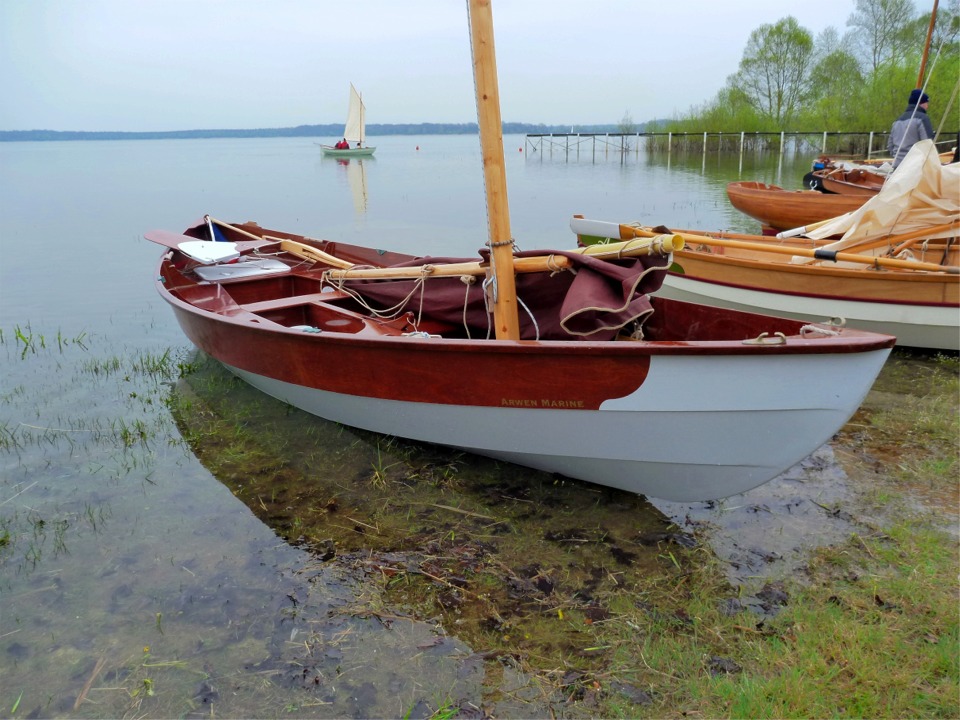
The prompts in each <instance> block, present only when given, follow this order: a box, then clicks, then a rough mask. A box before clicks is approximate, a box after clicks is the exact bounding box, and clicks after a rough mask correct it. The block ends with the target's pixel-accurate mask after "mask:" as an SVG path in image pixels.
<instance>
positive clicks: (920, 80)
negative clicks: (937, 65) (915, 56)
mask: <svg viewBox="0 0 960 720" xmlns="http://www.w3.org/2000/svg"><path fill="white" fill-rule="evenodd" d="M939 4H940V0H933V12H932V13H931V14H930V27H928V28H927V42H926V43H925V44H924V46H923V57H922V58H921V59H920V74H919V75H917V87H918V88H922V87H923V76H924V73H926V71H927V56H929V55H930V41H931V40H932V39H933V26H934V25H936V24H937V5H939Z"/></svg>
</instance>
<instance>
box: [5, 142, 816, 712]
mask: <svg viewBox="0 0 960 720" xmlns="http://www.w3.org/2000/svg"><path fill="white" fill-rule="evenodd" d="M376 141H377V142H376V145H377V146H378V150H377V154H376V156H375V157H374V158H373V159H371V160H367V161H363V162H362V164H361V163H357V162H356V161H353V162H351V163H349V164H342V163H340V162H337V161H335V160H329V159H324V158H322V157H321V154H320V151H319V148H318V147H317V145H316V144H315V143H314V142H312V141H310V140H309V139H249V140H230V139H225V140H164V141H118V142H52V143H0V168H2V170H0V173H2V175H0V183H2V185H0V217H2V218H3V232H2V236H0V242H2V243H3V248H2V252H0V374H2V377H0V714H2V715H8V714H12V708H14V707H16V708H17V711H16V715H17V716H31V717H51V716H59V717H66V716H74V717H76V716H82V717H120V716H153V717H177V716H196V717H199V716H211V715H221V716H222V717H226V716H234V717H237V716H266V715H272V716H278V715H288V714H291V713H292V714H295V715H298V716H305V715H306V716H317V717H342V716H345V715H351V716H399V715H403V714H404V713H406V712H408V711H409V710H411V708H416V707H419V706H418V703H420V704H421V705H422V703H423V698H422V696H419V695H418V694H417V692H416V690H415V689H414V688H415V686H417V685H418V683H420V682H421V681H422V679H423V678H424V677H431V678H434V681H435V682H436V683H437V687H443V688H445V690H444V692H450V688H454V687H455V688H457V691H456V693H453V694H454V695H457V694H459V696H463V697H467V696H471V694H473V695H474V696H475V695H476V692H477V687H478V683H479V677H480V674H481V671H480V670H479V669H477V668H471V666H470V665H469V663H466V664H465V663H464V661H463V658H469V656H470V649H469V648H466V647H464V646H462V644H460V643H458V642H457V641H456V640H455V639H448V640H447V641H445V642H443V643H437V642H436V638H437V633H436V629H435V628H434V627H433V626H432V625H431V624H430V623H418V622H413V621H404V622H403V623H402V625H397V626H395V629H396V632H395V633H394V635H393V636H392V637H393V639H392V640H391V642H390V643H384V642H383V639H382V637H381V638H379V639H378V640H376V641H375V640H373V639H372V638H373V637H375V635H376V633H375V630H376V628H375V627H374V626H375V625H376V623H375V621H372V620H369V619H368V620H364V619H362V618H358V617H353V616H350V615H349V614H346V615H338V614H337V613H334V612H332V608H336V607H342V606H346V605H349V603H350V602H352V600H353V598H354V596H355V593H356V592H357V588H356V587H355V579H354V578H350V577H346V576H342V575H339V574H338V571H336V570H335V569H331V568H326V567H321V566H320V565H318V564H317V563H316V562H315V561H314V560H313V558H312V557H311V556H310V555H309V554H307V553H305V552H304V551H302V550H300V549H297V548H295V547H293V546H291V545H289V544H287V543H286V542H284V541H282V540H281V539H280V538H279V537H278V535H277V534H276V533H275V532H274V530H273V529H271V528H270V527H268V526H267V525H265V524H264V523H263V522H261V521H260V520H259V519H258V518H257V517H256V516H255V515H254V514H253V513H252V512H251V511H250V510H248V508H247V506H246V505H244V504H243V503H242V502H240V501H239V500H238V499H237V498H236V497H235V496H234V495H233V494H232V492H231V491H230V490H229V489H228V488H227V487H225V486H224V485H223V484H222V483H221V482H220V481H218V479H217V478H216V477H214V476H213V475H211V473H210V472H209V471H208V470H207V469H206V468H205V467H204V466H203V465H202V464H201V463H200V461H199V460H198V459H197V457H196V456H195V455H194V454H193V453H192V452H191V451H190V449H189V446H188V445H187V444H186V443H185V442H184V441H183V439H182V436H181V432H180V429H178V427H177V426H176V425H175V423H174V421H173V419H172V415H171V412H170V410H169V409H168V407H167V402H168V400H169V397H170V393H171V382H172V380H171V381H158V380H157V378H158V377H166V376H164V375H163V374H162V373H158V372H156V370H157V369H158V368H161V367H165V366H172V367H174V369H175V367H176V365H177V364H178V363H182V362H190V361H191V360H192V353H191V349H190V348H189V347H188V346H187V345H186V341H185V339H184V337H183V336H182V334H181V332H180V330H179V328H178V327H177V326H176V324H175V322H174V320H173V316H172V313H171V312H170V311H169V310H168V309H167V307H166V306H165V304H163V303H162V302H161V300H160V299H159V298H158V297H157V296H156V294H155V291H154V289H153V276H154V267H155V265H156V262H157V260H158V257H159V254H160V250H159V248H158V247H156V246H154V245H152V244H151V243H149V242H147V241H145V240H144V239H143V237H142V234H143V233H144V232H145V231H146V230H150V229H153V228H163V229H168V230H176V231H180V230H182V229H183V228H184V227H186V226H188V225H189V224H191V223H192V222H193V221H194V220H196V219H197V218H199V217H201V216H202V215H203V214H205V213H209V214H210V215H212V216H214V217H217V218H219V219H222V220H226V221H244V220H255V221H257V222H259V223H260V224H261V225H263V226H265V227H271V228H275V229H282V230H289V231H293V232H298V233H303V234H307V235H310V236H313V237H327V238H332V239H340V240H344V241H349V242H357V243H361V244H369V245H376V246H380V247H384V248H390V249H397V250H401V251H406V252H411V253H416V254H433V255H438V254H443V255H451V254H459V255H464V256H470V257H473V256H475V253H476V250H477V249H479V248H480V247H482V245H483V243H484V241H485V240H486V216H485V213H486V209H485V203H484V198H483V180H482V171H481V166H480V151H479V141H478V139H477V138H476V137H465V136H453V137H439V136H424V137H381V138H376ZM505 148H506V161H507V182H508V190H509V201H510V210H511V223H512V231H513V234H514V237H515V238H516V241H517V243H518V245H519V246H520V248H521V249H533V248H536V247H550V248H564V247H571V246H573V245H574V244H575V238H574V236H573V234H572V233H571V232H570V230H569V227H568V222H569V219H570V217H571V216H572V215H573V214H575V213H579V214H583V215H585V216H587V217H590V218H597V219H604V220H612V221H619V222H632V221H642V222H644V223H648V224H661V223H662V224H668V225H674V226H677V227H691V228H703V229H736V230H749V231H753V230H756V225H755V224H754V223H753V222H752V221H750V220H749V219H748V218H745V217H743V216H740V215H739V214H738V213H736V212H735V211H734V210H733V209H732V208H731V207H730V206H729V204H728V202H727V200H726V196H725V194H724V190H723V188H724V185H725V183H726V182H728V181H729V180H732V179H737V178H743V179H758V180H764V181H767V182H775V183H778V184H781V185H783V186H785V187H789V188H796V187H800V180H801V177H802V175H803V173H804V172H805V171H806V169H807V168H808V167H809V162H810V158H811V157H812V156H813V155H815V151H810V152H809V153H806V154H798V155H796V156H794V155H789V156H787V157H784V158H781V157H779V156H777V155H775V154H774V155H764V156H750V157H746V158H740V157H737V156H736V155H733V156H724V157H717V156H715V155H711V156H706V157H704V156H700V155H696V156H686V157H684V156H682V155H680V154H674V155H672V156H670V157H666V156H660V157H656V158H652V157H648V156H647V155H646V154H645V153H644V152H643V151H632V152H629V153H627V154H626V155H623V156H621V155H620V154H619V152H616V151H612V150H611V151H609V152H608V151H607V150H605V149H604V148H602V147H601V148H599V149H598V148H597V147H596V146H595V145H594V144H593V142H592V141H590V144H589V145H587V144H586V143H584V144H581V145H580V146H579V148H574V149H573V150H568V149H566V148H560V147H553V148H552V149H551V148H550V147H542V148H540V149H534V148H531V147H529V146H526V145H525V141H524V138H523V137H522V136H508V137H507V138H505ZM350 442H354V440H352V439H351V440H350ZM343 443H344V448H343V453H347V454H348V453H349V449H348V447H347V445H348V441H347V440H346V439H345V440H344V441H343ZM672 511H673V512H679V513H682V512H683V511H684V508H679V509H678V508H673V509H672ZM304 593H307V595H308V597H309V600H310V601H309V602H308V603H306V605H308V606H309V610H307V609H306V607H305V605H304V602H303V594H304ZM293 596H296V597H298V598H300V601H299V605H297V607H299V608H300V614H299V615H298V617H296V618H294V617H292V616H290V608H291V599H290V598H291V597H293ZM285 613H286V615H285ZM278 617H281V618H283V619H282V620H278V619H277V618H278ZM298 623H299V624H298ZM304 623H312V624H313V625H312V626H311V627H313V628H314V629H316V627H317V626H318V624H319V625H320V626H322V627H323V629H324V632H326V633H327V637H329V638H330V642H329V645H328V656H327V657H326V659H325V661H324V662H326V663H327V665H329V666H330V667H333V666H335V667H336V670H337V673H338V675H337V677H340V675H339V673H341V672H342V671H343V668H346V667H348V666H349V667H352V668H362V673H358V676H359V675H361V674H362V676H363V677H365V678H367V680H366V681H365V682H363V681H360V680H354V679H342V680H339V682H340V683H341V689H345V690H344V691H342V692H339V693H337V692H330V693H328V694H327V695H323V696H318V695H317V694H316V693H308V692H306V691H305V690H303V689H301V688H296V687H293V688H291V687H289V686H287V687H278V686H277V685H276V684H275V683H273V682H272V681H271V678H273V677H275V675H276V672H277V670H276V664H280V665H282V664H283V662H284V658H285V657H287V655H285V654H289V653H290V652H293V651H292V650H291V649H290V648H291V647H293V646H296V636H297V633H298V632H299V629H302V628H303V627H305V625H304ZM346 637H350V638H351V640H350V642H346V641H345V640H344V638H346ZM423 647H432V648H435V652H433V654H432V655H431V654H430V653H424V652H418V653H416V657H415V658H413V659H411V658H412V656H411V652H410V648H423ZM185 658H186V659H189V662H187V661H185V660H184V659H185ZM449 658H458V662H457V663H456V664H455V665H454V664H451V663H449V662H446V660H447V659H449ZM267 659H272V661H273V662H274V663H275V665H272V666H271V665H269V664H267V662H266V661H267ZM290 662H295V659H291V660H290ZM318 667H319V666H318ZM288 685H289V684H288ZM378 688H379V690H380V692H379V693H378V692H377V689H378ZM435 707H436V706H434V709H435ZM418 713H419V714H421V715H422V714H429V712H427V711H425V710H424V709H423V707H420V709H419V710H417V711H415V712H414V713H413V716H418Z"/></svg>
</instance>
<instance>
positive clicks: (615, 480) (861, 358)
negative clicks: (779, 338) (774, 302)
mask: <svg viewBox="0 0 960 720" xmlns="http://www.w3.org/2000/svg"><path fill="white" fill-rule="evenodd" d="M888 355H889V350H877V351H874V352H866V353H856V354H854V355H845V356H844V357H843V360H842V362H838V356H836V355H831V354H811V355H777V354H776V351H775V350H773V351H772V352H771V355H770V356H768V357H750V358H746V357H728V356H717V355H703V356H676V357H671V356H653V358H652V359H651V365H650V373H649V375H648V377H647V380H646V382H644V384H643V386H642V387H640V388H639V389H638V390H636V391H635V392H634V393H632V394H631V395H628V396H626V397H624V398H619V399H616V400H610V401H607V402H605V403H604V404H603V406H602V408H601V409H600V410H597V411H584V410H544V409H524V408H500V407H477V406H470V407H463V406H456V405H444V404H437V403H417V402H406V401H396V400H383V399H379V398H371V397H361V396H355V395H344V394H339V393H332V392H328V391H324V390H316V389H313V388H307V387H301V386H298V385H291V384H289V383H285V382H281V381H278V380H274V379H272V378H268V377H264V376H260V375H253V374H251V373H248V372H245V371H242V370H238V369H236V368H231V367H229V366H228V369H230V370H231V371H232V372H234V373H235V374H236V375H237V376H238V377H240V378H242V379H243V380H245V381H246V382H248V383H249V384H250V385H252V386H254V387H256V388H258V389H259V390H261V391H263V392H265V393H267V394H268V395H271V396H273V397H275V398H278V399H280V400H283V401H285V402H287V403H289V404H291V405H293V406H295V407H297V408H300V409H302V410H305V411H306V412H309V413H311V414H313V415H317V416H319V417H322V418H326V419H327V420H332V421H335V422H339V423H343V424H345V425H349V426H352V427H358V428H362V429H365V430H371V431H374V432H379V433H383V434H387V435H396V436H399V437H405V438H410V439H413V440H419V441H424V442H430V443H434V444H438V445H446V446H450V447H456V448H460V449H463V450H467V451H471V452H474V453H477V454H480V455H486V456H489V457H494V458H499V459H503V460H506V461H509V462H514V463H517V464H519V465H524V466H527V467H531V468H535V469H539V470H544V471H547V472H553V473H559V474H562V475H565V476H567V477H571V478H576V479H579V480H586V481H588V482H593V483H597V484H599V485H606V486H610V487H615V488H619V489H621V490H626V491H629V492H635V493H640V494H643V495H647V496H650V497H655V498H660V499H663V500H673V501H678V502H690V501H700V500H711V499H717V498H722V497H727V496H730V495H736V494H739V493H742V492H746V491H747V490H750V489H752V488H755V487H757V486H758V485H761V484H763V483H764V482H766V481H768V480H770V479H772V478H773V477H775V476H777V475H778V474H780V473H781V472H783V471H784V470H786V469H788V468H790V467H791V466H793V465H794V464H795V463H797V462H799V461H800V460H802V459H803V458H804V457H806V456H807V455H809V454H810V453H811V452H813V451H814V450H816V449H817V448H818V447H820V446H821V445H822V444H823V443H825V442H826V441H827V440H829V439H830V437H831V436H832V435H833V434H834V433H835V432H836V431H837V430H838V429H839V428H840V427H841V426H842V425H843V424H844V423H845V422H846V421H847V420H848V419H849V418H850V416H851V415H852V414H853V413H854V412H855V411H856V409H857V407H859V405H860V403H861V401H862V400H863V398H864V397H865V396H866V394H867V392H868V391H869V389H870V386H871V384H872V381H873V379H874V378H875V377H876V376H877V373H878V372H879V371H880V368H881V367H882V366H883V363H884V361H885V360H886V358H887V356H888ZM823 378H829V379H830V380H829V382H822V379H823ZM865 378H867V379H868V380H865ZM572 382H575V380H572ZM841 394H842V395H841Z"/></svg>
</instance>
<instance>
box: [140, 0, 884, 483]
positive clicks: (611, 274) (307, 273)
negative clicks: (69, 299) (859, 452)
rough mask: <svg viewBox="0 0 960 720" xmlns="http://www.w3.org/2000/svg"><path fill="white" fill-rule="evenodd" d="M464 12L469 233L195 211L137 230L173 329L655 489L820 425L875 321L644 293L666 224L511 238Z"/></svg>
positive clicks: (750, 470) (348, 413) (421, 435)
mask: <svg viewBox="0 0 960 720" xmlns="http://www.w3.org/2000/svg"><path fill="white" fill-rule="evenodd" d="M468 11H469V16H470V27H471V49H472V51H473V54H474V80H475V91H476V99H477V116H478V121H479V122H478V125H479V128H480V139H481V147H482V150H483V153H482V155H483V165H484V180H485V185H486V191H487V193H486V194H487V210H488V231H489V236H488V237H489V239H488V242H487V248H485V249H484V251H482V252H481V253H480V255H479V257H478V258H473V259H470V258H466V259H464V258H449V259H445V258H415V257H411V256H405V255H400V254H397V253H391V252H381V251H380V250H378V249H376V248H365V247H360V246H355V245H346V244H342V243H337V242H332V241H326V240H322V241H321V240H311V239H310V238H306V237H301V236H297V235H293V234H290V233H282V232H278V231H272V230H265V229H263V228H261V227H259V226H258V225H255V224H251V223H245V224H242V225H235V224H230V223H222V222H219V221H215V220H214V219H213V218H209V217H207V218H206V219H205V221H203V222H200V223H197V224H196V225H194V226H192V227H190V228H188V229H187V230H186V232H185V234H184V235H180V234H177V233H171V232H167V231H155V232H151V233H147V235H146V237H147V238H148V239H150V240H152V241H154V242H157V243H159V244H161V245H163V246H164V247H165V250H164V253H163V255H162V257H161V259H160V262H159V266H158V268H157V278H158V279H157V282H156V288H157V291H158V292H159V294H160V295H161V297H162V298H163V299H164V300H166V301H167V302H168V303H169V304H170V307H171V308H172V309H173V312H174V315H175V316H176V318H177V320H178V322H179V323H180V326H181V327H182V329H183V331H184V333H185V334H186V336H187V337H188V338H189V339H190V340H191V342H193V343H194V344H195V345H196V346H197V347H198V348H200V349H201V350H203V351H204V352H205V353H207V354H208V355H210V356H211V357H213V358H215V359H216V360H218V361H219V362H221V363H222V364H223V365H225V366H226V367H227V368H229V369H230V370H231V371H233V372H234V373H235V374H236V375H238V376H239V377H241V378H243V379H244V380H246V381H247V382H248V383H250V384H251V385H253V386H254V387H256V388H259V389H260V390H262V391H263V392H265V393H267V394H269V395H272V396H274V397H276V398H279V399H281V400H283V401H285V402H288V403H290V404H291V405H294V406H296V407H298V408H301V409H303V410H305V411H307V412H310V413H313V414H315V415H318V416H320V417H323V418H327V419H329V420H333V421H335V422H340V423H344V424H347V425H351V426H355V427H358V428H362V429H366V430H371V431H375V432H379V433H386V434H390V435H397V436H401V437H405V438H410V439H413V440H418V441H424V442H430V443H436V444H439V445H445V446H450V447H455V448H459V449H462V450H467V451H471V452H475V453H479V454H482V455H488V456H491V457H494V458H500V459H503V460H507V461H511V462H515V463H519V464H522V465H525V466H528V467H531V468H536V469H539V470H544V471H547V472H552V473H559V474H561V475H565V476H567V477H571V478H577V479H580V480H585V481H588V482H593V483H598V484H601V485H607V486H610V487H615V488H620V489H623V490H628V491H631V492H636V493H642V494H644V495H649V496H652V497H657V498H664V499H667V500H676V501H693V500H708V499H713V498H720V497H725V496H728V495H734V494H737V493H741V492H745V491H747V490H749V489H751V488H753V487H756V486H757V485H760V484H762V483H764V482H766V481H767V480H770V479H771V478H773V477H775V476H776V475H778V474H779V473H781V472H782V471H784V470H786V469H787V468H789V467H790V466H792V465H793V464H795V463H796V462H798V461H799V460H801V459H803V458H804V457H806V456H807V455H808V454H809V453H811V452H813V451H814V450H815V449H817V448H818V447H819V446H820V445H821V444H823V443H824V442H826V441H827V440H828V439H829V438H830V437H831V436H832V435H833V434H834V433H835V432H836V431H837V430H838V429H839V428H840V427H841V426H842V425H843V424H844V423H845V422H846V421H847V420H848V419H849V418H850V416H851V415H852V414H853V413H854V411H855V410H856V409H857V407H858V406H859V404H860V402H861V401H862V399H863V398H864V396H865V395H866V393H867V392H868V390H869V389H870V387H871V385H872V384H873V382H874V380H875V378H876V376H877V374H878V373H879V371H880V369H881V367H882V366H883V363H884V361H885V360H886V358H887V356H888V354H889V353H890V349H891V347H892V346H893V344H894V338H893V337H891V336H888V335H879V334H875V333H865V332H860V331H856V330H849V329H837V328H832V327H824V326H817V325H813V324H808V323H803V322H798V321H796V320H788V319H779V318H774V317H766V316H762V315H756V314H752V313H743V312H735V311H730V310H725V309H716V308H705V307H702V306H698V305H691V304H688V303H683V302H677V301H672V300H669V299H665V298H656V297H651V293H653V292H655V291H656V290H657V289H658V288H659V287H660V285H661V283H662V281H663V277H664V276H665V274H666V272H667V268H668V267H669V266H670V263H671V262H672V255H673V253H674V252H675V251H678V250H679V249H680V248H682V247H683V241H682V239H681V238H679V237H678V236H677V235H675V234H672V233H664V234H658V235H656V236H655V237H653V238H651V239H649V240H645V241H643V242H640V243H636V242H632V243H631V246H630V247H626V246H617V245H613V246H611V247H603V248H580V249H577V250H573V251H567V252H562V251H551V250H547V251H540V252H537V251H531V252H524V253H518V252H515V251H514V248H513V242H512V234H511V233H510V227H509V213H508V212H507V209H506V201H507V193H506V183H505V173H504V161H503V142H502V134H501V133H502V121H501V118H500V111H499V94H498V89H497V82H496V62H495V58H494V54H493V28H492V15H491V10H490V3H489V0H470V3H469V5H468ZM218 233H219V234H221V235H223V236H224V239H225V240H226V242H218V241H215V240H214V237H216V236H217V234H218Z"/></svg>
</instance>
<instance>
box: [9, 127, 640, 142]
mask: <svg viewBox="0 0 960 720" xmlns="http://www.w3.org/2000/svg"><path fill="white" fill-rule="evenodd" d="M638 129H640V128H638ZM617 131H618V127H617V126H616V125H572V126H571V125H537V124H533V123H503V132H504V134H510V135H514V134H520V135H529V134H547V133H567V132H581V133H606V132H617ZM478 132H479V131H478V129H477V124H476V123H409V124H394V125H386V124H376V125H367V135H368V136H371V137H372V136H376V135H476V134H478ZM342 134H343V125H342V124H336V125H333V124H331V125H299V126H297V127H290V128H258V129H254V130H163V131H145V132H123V131H113V130H106V131H81V130H0V142H48V141H57V140H184V139H207V138H269V137H319V138H329V137H340V136H341V135H342Z"/></svg>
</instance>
